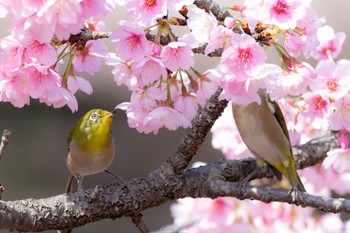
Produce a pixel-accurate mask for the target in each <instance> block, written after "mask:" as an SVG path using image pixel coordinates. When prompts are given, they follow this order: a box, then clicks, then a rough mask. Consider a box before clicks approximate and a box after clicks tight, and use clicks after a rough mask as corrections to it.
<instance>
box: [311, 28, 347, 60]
mask: <svg viewBox="0 0 350 233" xmlns="http://www.w3.org/2000/svg"><path fill="white" fill-rule="evenodd" d="M345 38H346V35H345V33H344V32H338V33H336V34H335V33H334V30H333V28H331V27H330V26H328V25H326V26H323V27H320V28H319V29H318V30H317V39H318V41H319V43H320V45H319V46H318V47H317V48H316V49H315V50H313V51H312V52H311V53H310V55H311V56H312V57H313V58H315V59H316V60H318V61H321V60H328V59H334V58H336V57H337V56H338V55H339V53H340V52H341V50H342V45H343V43H344V41H345Z"/></svg>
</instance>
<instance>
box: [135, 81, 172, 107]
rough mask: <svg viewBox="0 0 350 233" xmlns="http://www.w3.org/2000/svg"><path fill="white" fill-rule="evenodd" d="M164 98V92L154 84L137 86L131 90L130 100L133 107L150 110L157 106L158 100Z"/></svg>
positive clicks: (163, 99) (165, 96)
mask: <svg viewBox="0 0 350 233" xmlns="http://www.w3.org/2000/svg"><path fill="white" fill-rule="evenodd" d="M166 98H167V95H166V92H165V91H164V90H163V89H160V88H159V87H158V85H154V86H151V87H149V88H138V89H137V90H135V91H133V92H132V94H131V97H130V102H131V104H132V105H133V107H135V108H138V109H142V110H144V111H151V110H152V109H153V108H155V107H157V104H158V101H165V100H166Z"/></svg>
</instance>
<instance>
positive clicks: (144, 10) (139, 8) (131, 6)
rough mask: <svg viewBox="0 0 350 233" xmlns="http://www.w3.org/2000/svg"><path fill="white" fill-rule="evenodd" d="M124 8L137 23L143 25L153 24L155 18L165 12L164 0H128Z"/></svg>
mask: <svg viewBox="0 0 350 233" xmlns="http://www.w3.org/2000/svg"><path fill="white" fill-rule="evenodd" d="M126 9H127V12H128V14H130V15H131V16H132V17H133V19H134V20H135V21H136V22H137V23H138V24H139V25H142V26H145V27H148V26H151V25H153V24H155V23H156V19H157V18H161V17H162V16H164V15H166V14H167V8H166V1H165V0H152V1H148V0H129V1H127V4H126Z"/></svg>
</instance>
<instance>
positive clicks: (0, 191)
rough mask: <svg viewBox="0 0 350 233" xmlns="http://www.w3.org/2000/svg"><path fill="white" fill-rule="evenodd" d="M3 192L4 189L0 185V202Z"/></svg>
mask: <svg viewBox="0 0 350 233" xmlns="http://www.w3.org/2000/svg"><path fill="white" fill-rule="evenodd" d="M4 191H5V189H4V187H2V185H1V184H0V200H1V196H2V194H3V192H4Z"/></svg>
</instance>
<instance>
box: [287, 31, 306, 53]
mask: <svg viewBox="0 0 350 233" xmlns="http://www.w3.org/2000/svg"><path fill="white" fill-rule="evenodd" d="M304 44H305V43H304V41H303V40H302V39H301V38H300V37H298V36H297V35H295V34H294V33H290V32H288V31H285V32H284V47H285V49H286V50H287V52H288V53H289V54H290V55H291V56H293V57H298V56H300V54H301V51H302V48H303V47H304Z"/></svg>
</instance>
